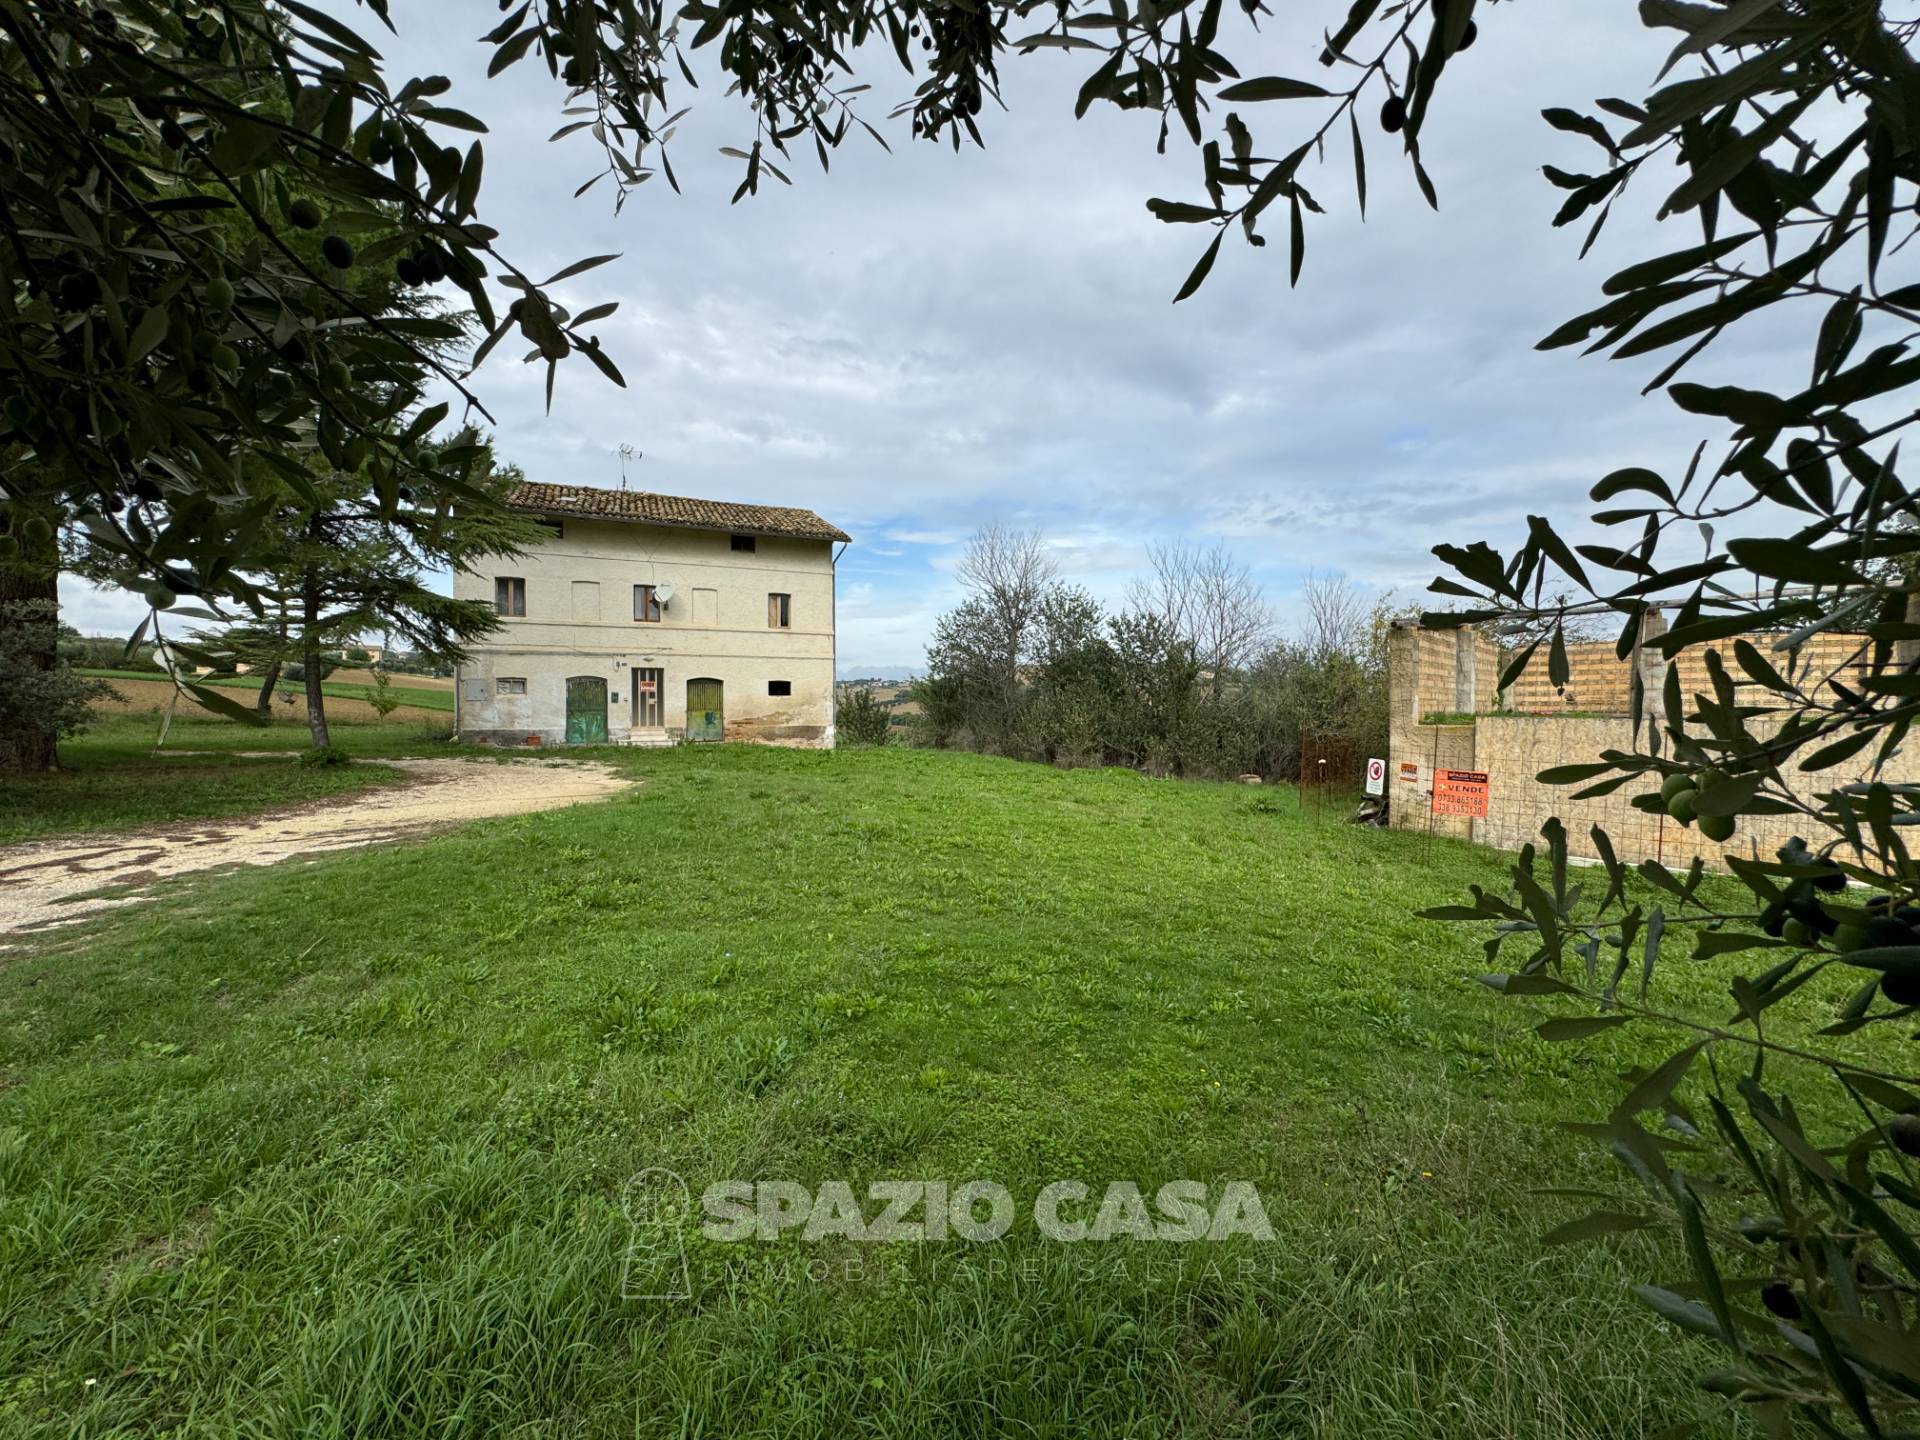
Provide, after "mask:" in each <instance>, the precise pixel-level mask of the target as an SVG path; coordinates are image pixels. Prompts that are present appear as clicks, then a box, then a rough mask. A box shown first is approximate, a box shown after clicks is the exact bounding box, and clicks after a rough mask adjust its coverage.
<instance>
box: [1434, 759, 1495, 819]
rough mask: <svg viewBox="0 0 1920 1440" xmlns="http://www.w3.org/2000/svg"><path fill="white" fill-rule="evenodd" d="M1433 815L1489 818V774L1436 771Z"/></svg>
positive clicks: (1474, 771)
mask: <svg viewBox="0 0 1920 1440" xmlns="http://www.w3.org/2000/svg"><path fill="white" fill-rule="evenodd" d="M1433 813H1434V814H1436V815H1467V816H1470V817H1472V818H1473V819H1475V820H1484V819H1486V817H1487V772H1486V771H1484V770H1436V771H1434V772H1433Z"/></svg>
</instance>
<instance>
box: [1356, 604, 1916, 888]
mask: <svg viewBox="0 0 1920 1440" xmlns="http://www.w3.org/2000/svg"><path fill="white" fill-rule="evenodd" d="M1664 628H1665V626H1664V622H1663V621H1661V619H1660V618H1659V617H1658V616H1651V617H1649V619H1648V622H1647V630H1646V636H1647V638H1648V639H1649V640H1651V638H1652V637H1653V636H1655V635H1657V634H1659V633H1660V632H1661V631H1662V630H1664ZM1469 633H1470V632H1459V631H1438V630H1436V631H1426V630H1420V629H1418V628H1417V627H1414V626H1407V627H1404V628H1396V629H1395V630H1394V632H1393V635H1392V636H1391V638H1390V641H1389V651H1388V655H1389V666H1390V670H1389V679H1388V688H1389V694H1390V699H1391V704H1392V707H1393V708H1392V720H1391V724H1390V730H1389V752H1390V753H1389V758H1388V767H1387V793H1388V796H1389V798H1390V799H1391V801H1392V807H1393V808H1392V823H1393V825H1394V826H1395V827H1396V828H1401V829H1413V830H1425V829H1427V828H1428V826H1429V823H1430V821H1429V816H1430V804H1431V795H1432V787H1433V781H1432V775H1433V771H1434V770H1435V769H1436V768H1438V769H1455V770H1482V771H1485V772H1486V773H1487V776H1488V800H1487V816H1486V818H1485V819H1484V820H1469V819H1465V818H1456V817H1451V816H1440V817H1434V818H1433V819H1432V820H1431V824H1432V829H1433V832H1434V833H1435V834H1438V835H1451V836H1454V837H1456V838H1459V839H1471V840H1474V841H1477V842H1479V843H1481V844H1484V845H1491V846H1493V847H1495V848H1497V849H1501V850H1518V849H1520V848H1521V847H1522V846H1523V845H1527V844H1529V843H1538V842H1539V840H1540V827H1541V826H1542V825H1544V824H1545V823H1546V822H1547V820H1548V818H1549V817H1552V816H1558V817H1559V819H1560V821H1561V823H1562V824H1563V825H1565V826H1566V827H1567V832H1568V848H1569V850H1570V852H1571V853H1572V854H1574V855H1577V856H1585V857H1592V858H1597V855H1598V852H1597V849H1596V847H1595V846H1594V844H1593V840H1592V837H1591V831H1592V829H1593V827H1594V825H1596V824H1598V825H1599V826H1600V827H1601V828H1602V829H1603V830H1605V831H1606V832H1607V835H1608V838H1609V840H1610V841H1611V842H1612V844H1613V847H1614V853H1615V854H1616V855H1618V856H1619V857H1620V859H1622V860H1624V861H1627V862H1628V863H1636V862H1638V861H1640V860H1646V859H1657V860H1660V861H1661V862H1663V863H1665V864H1667V865H1670V866H1676V867H1680V868H1684V867H1686V866H1687V865H1688V864H1690V863H1691V862H1692V860H1693V858H1694V857H1695V856H1696V855H1697V856H1700V857H1701V858H1702V859H1704V860H1705V861H1706V862H1707V863H1708V865H1710V866H1713V867H1716V868H1718V867H1721V866H1722V865H1723V863H1724V856H1725V855H1726V854H1727V853H1728V852H1732V853H1735V854H1742V855H1754V854H1758V855H1760V856H1762V857H1771V856H1772V855H1773V854H1774V852H1775V851H1777V850H1778V849H1779V848H1780V846H1781V845H1783V844H1784V843H1785V842H1786V841H1787V840H1788V839H1789V838H1790V837H1792V836H1794V835H1796V834H1800V835H1804V834H1805V833H1806V826H1805V824H1804V822H1802V821H1800V820H1799V819H1797V818H1796V817H1794V816H1791V815H1788V816H1759V817H1743V818H1742V819H1741V821H1740V828H1739V829H1738V830H1737V831H1736V832H1735V834H1734V837H1733V839H1732V840H1730V841H1728V842H1727V843H1725V844H1724V845H1721V844H1715V843H1714V842H1712V841H1710V840H1707V839H1706V838H1705V837H1704V836H1702V835H1701V834H1700V831H1699V829H1698V828H1697V827H1694V826H1682V825H1679V824H1677V823H1675V822H1674V821H1671V820H1667V819H1665V818H1664V817H1663V816H1660V815H1650V814H1647V813H1644V812H1642V811H1640V810H1636V809H1634V808H1633V805H1632V803H1631V802H1632V800H1633V797H1634V796H1635V795H1637V794H1640V793H1642V792H1643V791H1645V790H1649V789H1652V788H1654V787H1653V786H1652V785H1650V784H1645V785H1626V786H1623V787H1621V788H1620V789H1619V790H1616V791H1614V792H1613V793H1612V794H1610V795H1605V796H1600V797H1598V798H1595V799H1590V800H1579V801H1576V800H1574V799H1572V796H1573V794H1574V792H1575V791H1577V790H1579V789H1581V788H1582V787H1581V786H1579V785H1565V786H1559V785H1543V784H1541V783H1540V782H1539V781H1538V780H1537V779H1535V778H1534V777H1535V776H1536V775H1538V774H1539V772H1540V771H1542V770H1545V769H1549V768H1551V767H1553V766H1556V765H1580V764H1591V763H1593V762H1595V761H1597V760H1599V758H1600V755H1601V752H1603V751H1606V750H1624V751H1632V750H1635V749H1636V748H1639V747H1637V746H1636V745H1635V743H1634V733H1633V725H1632V723H1631V721H1630V720H1629V719H1628V718H1627V716H1626V715H1625V714H1618V715H1569V714H1566V713H1564V712H1565V711H1567V710H1572V709H1575V708H1579V709H1583V710H1584V709H1586V708H1588V706H1589V704H1592V703H1594V702H1595V700H1596V698H1598V697H1604V698H1608V699H1609V700H1617V704H1618V708H1619V709H1620V710H1622V711H1624V710H1625V709H1626V708H1627V706H1628V703H1629V700H1628V695H1629V690H1628V686H1629V684H1630V679H1631V675H1632V667H1633V665H1634V663H1636V661H1637V662H1638V663H1639V664H1640V665H1641V666H1642V667H1643V674H1644V677H1645V678H1644V683H1645V684H1646V687H1647V697H1646V711H1647V714H1646V718H1645V719H1644V720H1643V722H1642V731H1641V737H1640V738H1641V740H1642V741H1643V742H1644V740H1645V734H1646V732H1645V726H1646V725H1647V724H1657V723H1658V720H1659V707H1660V692H1661V685H1662V681H1663V679H1664V676H1665V668H1666V662H1665V661H1664V660H1662V659H1661V658H1660V656H1659V653H1658V651H1657V650H1655V649H1653V648H1652V647H1651V646H1650V645H1649V646H1646V647H1644V648H1643V649H1642V650H1641V651H1640V652H1639V654H1638V655H1637V656H1636V657H1633V658H1630V659H1629V660H1627V661H1622V660H1620V659H1619V658H1618V657H1617V656H1616V655H1615V653H1614V647H1613V645H1612V643H1611V642H1607V643H1604V644H1598V645H1591V646H1586V645H1583V646H1574V647H1570V650H1569V657H1568V658H1569V660H1570V661H1571V662H1572V670H1573V673H1572V677H1571V680H1570V683H1569V684H1568V686H1567V692H1568V696H1555V698H1554V703H1553V705H1552V707H1551V709H1552V710H1554V711H1559V712H1562V713H1549V714H1544V715H1542V714H1527V713H1523V712H1524V711H1525V710H1526V708H1527V706H1526V704H1525V701H1526V700H1527V698H1528V697H1529V696H1532V697H1534V698H1535V699H1536V700H1538V698H1539V697H1540V696H1541V695H1542V694H1543V693H1544V694H1546V695H1553V694H1554V692H1553V690H1552V687H1551V686H1550V685H1546V684H1545V676H1546V669H1545V665H1544V662H1539V663H1538V671H1539V680H1540V682H1541V686H1542V687H1544V690H1543V689H1542V688H1534V689H1532V690H1529V689H1527V688H1526V687H1527V686H1529V685H1530V684H1531V683H1532V680H1533V674H1532V667H1530V669H1529V674H1528V675H1527V676H1524V677H1522V679H1521V680H1520V682H1518V683H1517V684H1516V685H1515V686H1514V688H1513V690H1512V691H1509V692H1508V694H1507V696H1506V697H1505V698H1506V706H1505V708H1504V709H1501V708H1500V699H1499V697H1497V696H1496V695H1495V694H1494V693H1493V685H1494V684H1495V683H1497V677H1498V665H1499V657H1498V655H1497V653H1496V652H1495V651H1494V647H1493V646H1492V644H1491V643H1490V642H1488V641H1485V640H1481V639H1478V638H1477V637H1474V638H1471V639H1461V638H1460V637H1461V636H1462V635H1463V634H1469ZM1860 646H1861V637H1859V636H1857V635H1853V636H1849V635H1834V636H1822V637H1817V638H1816V640H1815V641H1813V642H1810V643H1809V644H1808V645H1807V646H1805V647H1803V650H1802V652H1801V654H1800V657H1799V661H1798V665H1797V667H1796V669H1799V670H1805V671H1808V672H1810V673H1811V674H1813V675H1815V676H1820V675H1825V674H1828V673H1830V672H1832V671H1835V670H1839V671H1841V675H1842V678H1843V679H1845V678H1846V671H1847V670H1848V669H1850V668H1858V667H1859V666H1861V665H1863V664H1864V657H1862V656H1860V655H1859V650H1860ZM1483 652H1484V653H1485V657H1486V658H1485V661H1484V667H1485V668H1483ZM1769 658H1770V659H1772V660H1773V663H1774V664H1775V665H1776V666H1778V668H1780V669H1781V670H1782V671H1786V670H1787V669H1788V662H1787V660H1786V657H1785V656H1784V655H1770V656H1769ZM1723 659H1724V660H1725V661H1726V663H1727V664H1728V667H1729V671H1730V673H1731V672H1733V670H1734V667H1733V665H1732V659H1731V656H1730V655H1728V656H1724V657H1723ZM1469 666H1471V672H1470V673H1471V675H1472V677H1473V678H1472V681H1471V683H1469V681H1468V678H1467V676H1468V674H1469ZM1680 668H1681V683H1682V685H1683V686H1684V687H1685V689H1686V692H1687V693H1688V694H1689V695H1691V694H1693V693H1694V692H1696V691H1699V692H1704V693H1711V690H1712V685H1711V681H1710V680H1709V679H1708V677H1707V668H1706V651H1705V650H1704V649H1701V650H1692V651H1687V652H1685V653H1684V654H1683V655H1682V656H1681V659H1680ZM1482 675H1486V676H1487V677H1488V678H1487V679H1486V680H1485V681H1484V682H1482V680H1481V678H1480V677H1481V676H1482ZM1735 678H1736V680H1738V679H1739V677H1738V675H1737V674H1736V676H1735ZM1568 697H1571V698H1568ZM1441 711H1449V712H1455V713H1460V714H1471V715H1472V717H1473V718H1472V720H1471V721H1470V722H1467V723H1460V724H1446V725H1428V724H1423V723H1421V721H1422V719H1423V717H1425V716H1427V715H1430V714H1434V713H1436V712H1441ZM1495 711H1498V713H1490V712H1495ZM1868 763H1869V762H1868V759H1867V758H1862V759H1861V760H1859V761H1858V762H1857V763H1855V764H1851V765H1845V766H1839V767H1836V768H1835V769H1833V770H1830V771H1822V772H1820V773H1819V774H1818V775H1814V776H1807V777H1806V783H1805V784H1804V785H1803V786H1801V787H1799V788H1800V789H1801V790H1802V792H1803V793H1806V794H1811V793H1814V792H1815V791H1824V790H1829V789H1832V788H1834V787H1835V786H1838V785H1842V784H1848V783H1851V782H1853V781H1856V780H1860V779H1864V778H1865V777H1866V774H1867V770H1868ZM1881 778H1882V779H1885V780H1889V781H1892V782H1894V783H1903V782H1904V783H1920V743H1916V744H1912V745H1909V746H1908V748H1907V749H1906V750H1905V751H1903V752H1902V753H1901V754H1899V755H1896V756H1895V757H1894V760H1893V762H1892V763H1891V764H1890V765H1889V766H1888V767H1887V769H1886V770H1884V771H1883V772H1882V773H1881Z"/></svg>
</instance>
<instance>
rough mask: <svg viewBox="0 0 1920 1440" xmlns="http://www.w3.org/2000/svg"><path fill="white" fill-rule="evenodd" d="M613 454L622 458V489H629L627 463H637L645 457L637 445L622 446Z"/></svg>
mask: <svg viewBox="0 0 1920 1440" xmlns="http://www.w3.org/2000/svg"><path fill="white" fill-rule="evenodd" d="M613 453H614V454H616V455H618V456H619V457H620V488H621V489H622V490H624V489H626V488H627V462H628V461H629V460H632V461H634V462H636V463H637V462H639V461H640V460H642V459H644V458H645V457H644V456H643V455H642V454H641V452H640V449H639V447H638V446H635V445H622V446H621V447H620V448H619V449H618V450H616V451H614V452H613Z"/></svg>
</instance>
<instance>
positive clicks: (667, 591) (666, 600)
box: [653, 585, 673, 605]
mask: <svg viewBox="0 0 1920 1440" xmlns="http://www.w3.org/2000/svg"><path fill="white" fill-rule="evenodd" d="M653 598H654V599H656V600H658V601H659V602H660V603H661V604H662V605H667V604H670V603H672V601H673V587H672V586H671V585H656V586H654V587H653Z"/></svg>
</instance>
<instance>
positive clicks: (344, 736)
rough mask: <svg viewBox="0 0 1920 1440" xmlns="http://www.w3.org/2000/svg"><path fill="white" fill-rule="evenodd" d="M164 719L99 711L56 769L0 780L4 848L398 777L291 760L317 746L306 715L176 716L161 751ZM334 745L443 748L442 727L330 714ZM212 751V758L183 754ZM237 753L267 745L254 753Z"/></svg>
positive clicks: (213, 815) (368, 750) (291, 800)
mask: <svg viewBox="0 0 1920 1440" xmlns="http://www.w3.org/2000/svg"><path fill="white" fill-rule="evenodd" d="M159 733H160V716H159V714H158V712H155V713H153V714H139V713H133V714H112V715H101V716H99V717H98V718H96V719H95V720H94V722H93V723H92V725H91V726H89V727H88V729H87V730H86V731H85V732H84V733H83V734H81V735H79V736H77V737H75V738H73V739H71V740H67V741H64V742H62V744H61V746H60V766H61V768H60V771H59V773H58V774H55V775H50V776H19V775H7V776H0V845H13V844H18V843H20V842H22V841H26V840H42V839H47V838H50V837H52V836H55V835H69V834H84V833H87V832H89V831H99V830H107V829H119V828H127V827H134V826H143V825H156V824H162V823H166V822H169V821H175V820H212V819H222V818H227V817H231V816H235V815H246V814H251V813H255V812H258V811H261V810H269V809H275V808H278V807H280V806H283V805H298V804H302V803H304V802H306V801H310V800H321V799H325V798H328V797H330V796H336V795H345V794H350V793H352V792H354V791H357V790H364V789H366V788H368V787H370V786H376V785H389V784H394V783H396V782H398V781H400V780H401V779H402V778H403V777H402V776H401V774H400V772H399V771H397V770H395V769H393V768H392V767H391V766H385V765H319V766H306V765H299V764H296V763H295V760H296V758H297V755H298V752H299V751H301V750H303V749H305V748H307V747H308V746H309V745H310V744H311V743H312V742H311V740H310V739H309V737H308V734H307V725H306V717H305V715H304V714H303V715H301V716H299V717H297V718H289V717H287V716H280V715H276V716H275V717H274V718H273V721H272V723H271V724H268V725H264V726H257V727H256V726H248V725H236V724H234V723H233V722H232V721H229V720H220V719H215V718H212V717H208V718H205V719H198V718H192V719H188V718H177V719H176V720H175V721H174V723H173V725H172V726H171V727H170V728H169V730H168V732H167V743H166V745H165V746H164V747H163V748H161V749H158V750H156V748H155V746H154V741H155V740H156V738H158V736H159ZM330 733H331V734H332V736H333V740H334V743H335V744H336V745H338V746H339V747H340V748H341V749H343V750H346V751H348V752H350V753H352V754H355V755H361V756H375V755H398V754H444V753H447V751H448V748H449V747H448V746H447V744H446V740H445V734H444V732H436V731H432V730H429V729H428V728H427V727H424V726H422V725H421V724H419V723H418V722H417V721H416V722H413V723H403V722H400V721H389V722H387V723H385V724H371V723H355V722H353V721H342V720H336V721H334V722H333V723H332V725H331V727H330ZM191 751H215V752H221V753H214V754H191V753H183V752H191ZM235 751H247V752H255V751H273V752H278V753H277V754H275V755H273V756H271V757H267V758H260V757H257V756H253V755H246V756H242V755H238V754H235V753H233V752H235Z"/></svg>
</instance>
